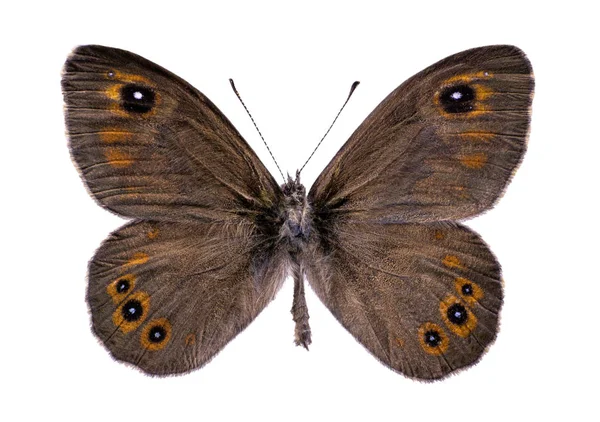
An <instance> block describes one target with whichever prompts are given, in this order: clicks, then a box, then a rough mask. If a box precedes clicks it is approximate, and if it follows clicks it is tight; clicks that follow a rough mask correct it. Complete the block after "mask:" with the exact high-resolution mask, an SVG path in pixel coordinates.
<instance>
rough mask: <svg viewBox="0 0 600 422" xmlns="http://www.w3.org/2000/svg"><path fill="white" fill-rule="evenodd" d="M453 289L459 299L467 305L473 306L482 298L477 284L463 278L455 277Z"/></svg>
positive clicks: (481, 291) (481, 292)
mask: <svg viewBox="0 0 600 422" xmlns="http://www.w3.org/2000/svg"><path fill="white" fill-rule="evenodd" d="M454 287H455V288H456V291H457V292H458V294H459V295H460V297H461V298H462V299H463V300H464V301H465V302H467V303H468V304H469V305H473V304H474V303H476V302H478V301H479V300H481V298H483V290H481V287H479V285H478V284H477V283H474V282H472V281H471V280H468V279H466V278H463V277H457V278H456V280H454Z"/></svg>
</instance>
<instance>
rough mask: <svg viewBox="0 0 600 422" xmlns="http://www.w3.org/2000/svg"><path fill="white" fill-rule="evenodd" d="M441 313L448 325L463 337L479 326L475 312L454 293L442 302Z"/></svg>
mask: <svg viewBox="0 0 600 422" xmlns="http://www.w3.org/2000/svg"><path fill="white" fill-rule="evenodd" d="M440 314H441V315H442V319H443V320H444V322H445V323H446V326H447V327H448V328H449V329H450V330H451V331H452V332H453V333H454V334H456V335H459V336H461V337H467V336H468V335H469V334H470V333H471V331H473V330H474V329H475V327H476V326H477V318H476V317H475V315H474V314H473V312H472V311H471V310H470V309H469V308H468V307H467V306H465V305H464V304H463V303H462V302H461V301H460V300H459V299H458V298H456V297H455V296H452V295H448V296H446V298H445V299H444V300H443V301H441V302H440Z"/></svg>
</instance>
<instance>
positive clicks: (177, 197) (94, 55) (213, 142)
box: [62, 46, 281, 221]
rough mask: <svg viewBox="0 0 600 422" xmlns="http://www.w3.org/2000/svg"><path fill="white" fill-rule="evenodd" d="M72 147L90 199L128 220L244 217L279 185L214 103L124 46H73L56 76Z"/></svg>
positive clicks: (276, 193)
mask: <svg viewBox="0 0 600 422" xmlns="http://www.w3.org/2000/svg"><path fill="white" fill-rule="evenodd" d="M62 86H63V92H64V98H65V103H66V122H67V129H68V132H69V139H70V148H71V153H72V155H73V158H74V160H75V162H76V163H77V166H78V167H79V169H80V170H81V173H82V175H83V179H84V181H85V183H86V184H87V186H88V188H89V190H90V191H91V193H92V195H94V197H95V198H96V199H97V200H98V201H99V202H100V203H101V204H102V205H103V206H105V207H107V208H109V209H110V210H111V211H114V212H117V213H119V214H121V215H124V216H128V217H135V218H150V219H157V218H158V219H165V220H174V219H177V220H181V219H191V218H193V219H195V220H198V219H201V220H205V221H208V220H211V221H215V220H217V221H223V220H236V219H238V218H239V217H240V216H243V217H246V216H250V218H253V217H254V216H255V215H256V214H257V213H259V212H260V213H263V214H268V210H269V209H271V208H273V207H274V206H276V205H277V203H278V202H279V201H281V190H280V189H279V186H278V185H277V183H276V182H275V180H274V179H273V177H272V176H271V175H270V174H269V172H268V171H267V169H266V168H265V167H264V165H263V164H262V163H261V162H260V160H259V159H258V157H257V156H256V154H255V153H254V152H253V151H252V149H251V148H250V147H249V146H248V144H247V143H246V141H245V140H244V139H243V138H242V137H241V135H240V134H239V133H238V132H237V130H236V129H235V128H234V127H233V125H232V124H231V123H230V122H229V120H228V119H227V118H226V117H225V116H224V115H223V114H222V113H221V112H220V111H219V110H218V109H217V107H216V106H215V105H214V104H213V103H212V102H211V101H210V100H209V99H208V98H206V96H204V95H203V94H202V93H201V92H199V91H198V90H196V89H195V88H194V87H192V86H191V85H190V84H188V83H187V82H185V81H184V80H183V79H181V78H179V77H177V76H175V75H174V74H172V73H171V72H169V71H167V70H165V69H163V68H161V67H160V66H158V65H156V64H154V63H152V62H150V61H148V60H146V59H144V58H142V57H140V56H138V55H135V54H133V53H129V52H127V51H123V50H119V49H115V48H108V47H102V46H82V47H79V48H77V49H76V50H75V51H74V52H73V54H72V55H71V56H70V57H69V59H68V60H67V62H66V64H65V70H64V75H63V80H62Z"/></svg>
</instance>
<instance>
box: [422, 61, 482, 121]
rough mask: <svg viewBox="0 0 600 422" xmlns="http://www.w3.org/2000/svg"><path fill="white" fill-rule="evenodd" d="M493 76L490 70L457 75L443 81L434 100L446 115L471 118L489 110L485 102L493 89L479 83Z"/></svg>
mask: <svg viewBox="0 0 600 422" xmlns="http://www.w3.org/2000/svg"><path fill="white" fill-rule="evenodd" d="M490 77H492V75H491V74H490V73H489V72H483V71H482V72H477V73H471V74H465V75H457V76H453V77H451V78H448V79H446V80H445V81H443V82H442V84H441V88H440V90H439V91H437V92H436V93H435V95H434V99H433V102H434V104H435V105H436V106H437V107H438V108H439V109H440V112H441V114H442V115H443V116H444V117H448V118H450V117H460V118H471V117H475V116H478V115H481V114H482V113H485V112H487V111H489V110H488V107H487V106H486V105H485V104H483V103H484V101H485V100H486V99H487V98H489V96H490V95H491V94H492V93H493V91H492V90H491V89H490V88H489V87H488V86H486V85H483V84H481V83H477V81H483V80H485V79H488V78H490Z"/></svg>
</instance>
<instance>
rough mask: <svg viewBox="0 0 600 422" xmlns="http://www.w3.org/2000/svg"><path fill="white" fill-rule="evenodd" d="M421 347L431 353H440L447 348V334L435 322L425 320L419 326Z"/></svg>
mask: <svg viewBox="0 0 600 422" xmlns="http://www.w3.org/2000/svg"><path fill="white" fill-rule="evenodd" d="M418 335H419V342H420V343H421V347H422V348H423V350H425V351H426V352H427V353H429V354H431V355H440V354H442V353H444V352H445V351H446V349H448V343H449V340H448V336H447V335H446V333H444V330H442V329H441V327H439V326H438V325H437V324H433V323H431V322H426V323H425V324H423V325H421V327H420V328H419V334H418Z"/></svg>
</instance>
